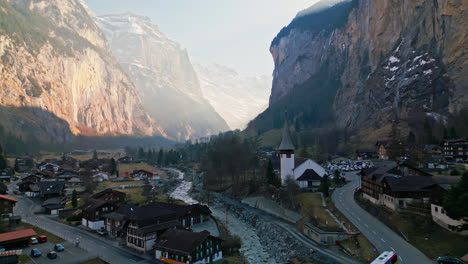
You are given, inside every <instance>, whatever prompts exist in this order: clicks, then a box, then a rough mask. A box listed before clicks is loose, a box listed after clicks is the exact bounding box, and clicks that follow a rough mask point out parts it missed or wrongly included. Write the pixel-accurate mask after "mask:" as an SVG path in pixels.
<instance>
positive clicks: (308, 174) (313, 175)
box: [296, 169, 322, 181]
mask: <svg viewBox="0 0 468 264" xmlns="http://www.w3.org/2000/svg"><path fill="white" fill-rule="evenodd" d="M321 180H322V177H320V175H318V174H317V172H315V171H314V170H313V169H307V170H305V171H304V173H302V175H301V177H299V178H297V179H296V181H321Z"/></svg>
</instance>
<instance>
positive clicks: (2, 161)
mask: <svg viewBox="0 0 468 264" xmlns="http://www.w3.org/2000/svg"><path fill="white" fill-rule="evenodd" d="M6 167H7V162H6V160H5V158H4V157H3V149H2V146H1V145H0V170H3V169H6Z"/></svg>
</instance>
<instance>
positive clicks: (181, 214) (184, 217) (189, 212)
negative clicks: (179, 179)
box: [154, 203, 211, 228]
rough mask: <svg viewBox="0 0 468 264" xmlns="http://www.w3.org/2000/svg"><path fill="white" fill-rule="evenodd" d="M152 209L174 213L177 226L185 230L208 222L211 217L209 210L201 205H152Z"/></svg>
mask: <svg viewBox="0 0 468 264" xmlns="http://www.w3.org/2000/svg"><path fill="white" fill-rule="evenodd" d="M154 208H160V209H167V210H170V211H173V212H175V213H176V214H177V217H178V220H179V224H180V225H181V226H183V227H187V228H191V227H193V226H195V225H198V224H201V223H204V222H207V221H209V219H210V215H211V210H210V208H208V206H206V205H201V204H192V205H180V204H171V203H154Z"/></svg>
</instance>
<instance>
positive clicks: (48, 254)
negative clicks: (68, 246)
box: [47, 251, 57, 259]
mask: <svg viewBox="0 0 468 264" xmlns="http://www.w3.org/2000/svg"><path fill="white" fill-rule="evenodd" d="M47 257H48V258H50V259H56V258H57V253H56V252H55V251H51V252H49V253H47Z"/></svg>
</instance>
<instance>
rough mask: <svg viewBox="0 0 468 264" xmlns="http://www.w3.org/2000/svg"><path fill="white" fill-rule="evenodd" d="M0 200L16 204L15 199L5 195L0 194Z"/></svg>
mask: <svg viewBox="0 0 468 264" xmlns="http://www.w3.org/2000/svg"><path fill="white" fill-rule="evenodd" d="M0 199H1V200H7V201H10V202H14V203H17V202H18V200H16V199H15V198H13V197H10V196H6V195H1V194H0Z"/></svg>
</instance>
